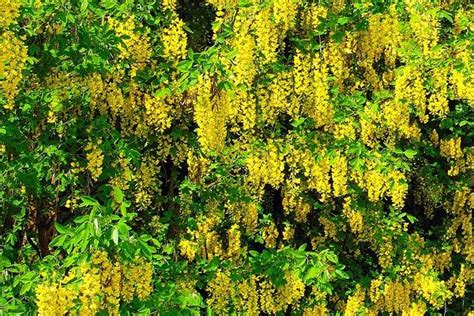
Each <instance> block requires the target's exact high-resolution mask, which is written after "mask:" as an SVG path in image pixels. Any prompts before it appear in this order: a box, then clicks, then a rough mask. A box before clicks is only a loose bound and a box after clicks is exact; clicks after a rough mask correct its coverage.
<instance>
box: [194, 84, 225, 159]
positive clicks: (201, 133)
mask: <svg viewBox="0 0 474 316" xmlns="http://www.w3.org/2000/svg"><path fill="white" fill-rule="evenodd" d="M195 93H196V103H195V105H194V120H195V121H196V123H197V124H198V129H197V135H198V138H199V143H200V144H201V146H202V148H203V150H204V152H208V151H220V150H221V149H222V148H223V147H224V142H225V138H226V135H227V129H226V123H227V119H228V116H229V113H230V109H231V105H230V102H229V96H228V95H227V93H226V92H225V91H219V90H218V88H217V87H216V83H215V82H214V79H209V78H200V79H199V83H198V85H197V87H196V91H195Z"/></svg>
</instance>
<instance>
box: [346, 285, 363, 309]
mask: <svg viewBox="0 0 474 316" xmlns="http://www.w3.org/2000/svg"><path fill="white" fill-rule="evenodd" d="M364 299H365V292H364V290H363V289H361V288H360V286H357V288H356V291H355V293H354V294H353V295H352V296H350V297H349V299H348V300H347V303H346V308H345V309H344V316H352V315H358V314H359V310H360V309H361V308H362V307H363V302H364Z"/></svg>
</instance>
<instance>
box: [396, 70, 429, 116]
mask: <svg viewBox="0 0 474 316" xmlns="http://www.w3.org/2000/svg"><path fill="white" fill-rule="evenodd" d="M395 102H396V103H400V102H405V103H407V104H408V105H411V106H413V108H414V110H415V111H416V114H417V115H418V117H419V118H420V120H421V121H422V122H426V121H427V120H428V116H427V115H426V113H425V112H426V92H425V89H424V87H423V77H422V74H421V71H420V69H418V68H417V67H415V66H405V67H403V68H402V69H401V70H400V71H399V72H398V73H397V76H396V79H395Z"/></svg>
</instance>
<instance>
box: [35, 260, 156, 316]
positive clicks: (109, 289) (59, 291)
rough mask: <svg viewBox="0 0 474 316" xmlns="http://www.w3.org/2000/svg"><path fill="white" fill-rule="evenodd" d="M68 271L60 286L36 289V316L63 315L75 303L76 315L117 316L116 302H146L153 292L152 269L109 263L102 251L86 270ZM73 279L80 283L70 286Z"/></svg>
mask: <svg viewBox="0 0 474 316" xmlns="http://www.w3.org/2000/svg"><path fill="white" fill-rule="evenodd" d="M76 270H77V272H74V270H71V271H72V272H70V273H69V275H67V276H65V277H64V278H63V279H62V280H61V281H60V282H49V281H47V282H45V283H42V284H38V285H37V287H36V304H37V306H38V313H39V315H66V314H67V313H68V312H70V311H72V310H73V309H74V308H75V307H76V304H77V303H79V304H80V305H79V306H78V307H79V315H84V316H86V315H96V314H97V313H98V312H100V311H107V312H108V313H109V314H110V315H118V314H119V313H118V312H119V307H120V302H121V301H122V300H123V301H126V302H129V301H131V300H132V298H133V297H134V296H136V297H137V298H138V299H140V300H144V299H146V298H147V297H148V296H149V295H150V293H151V292H152V290H153V288H152V285H151V281H152V274H153V270H152V266H151V264H150V263H149V262H146V261H145V260H144V259H142V258H136V259H135V260H134V262H132V263H123V262H120V261H115V263H112V262H111V261H110V260H109V257H108V255H107V253H106V252H105V251H97V252H95V253H94V254H93V256H92V260H91V264H90V265H89V266H87V265H82V266H81V267H80V268H77V269H76ZM74 279H78V280H81V281H80V283H79V284H78V282H71V281H72V280H74Z"/></svg>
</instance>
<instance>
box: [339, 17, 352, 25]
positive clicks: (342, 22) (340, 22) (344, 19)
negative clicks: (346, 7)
mask: <svg viewBox="0 0 474 316" xmlns="http://www.w3.org/2000/svg"><path fill="white" fill-rule="evenodd" d="M349 21H350V18H349V17H347V16H341V17H339V18H338V19H337V24H340V25H344V24H347V23H348V22H349Z"/></svg>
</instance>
